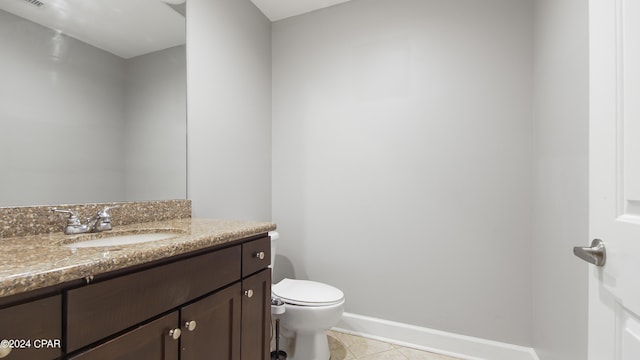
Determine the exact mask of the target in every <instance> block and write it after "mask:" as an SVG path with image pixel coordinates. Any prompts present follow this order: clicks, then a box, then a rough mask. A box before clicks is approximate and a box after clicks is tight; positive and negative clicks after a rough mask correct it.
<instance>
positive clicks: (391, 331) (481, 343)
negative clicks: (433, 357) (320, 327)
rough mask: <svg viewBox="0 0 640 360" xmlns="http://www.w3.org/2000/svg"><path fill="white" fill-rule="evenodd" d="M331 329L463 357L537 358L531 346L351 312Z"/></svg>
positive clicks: (496, 359)
mask: <svg viewBox="0 0 640 360" xmlns="http://www.w3.org/2000/svg"><path fill="white" fill-rule="evenodd" d="M334 330H336V331H341V332H345V333H349V334H354V335H359V336H363V337H367V338H371V339H375V340H381V341H385V342H389V343H392V344H398V345H401V346H406V347H411V348H415V349H420V350H425V351H430V352H433V353H437V354H442V355H449V356H453V357H457V358H460V359H465V360H539V358H538V355H537V354H536V352H535V350H533V349H532V348H528V347H524V346H518V345H512V344H507V343H502V342H498V341H492V340H485V339H480V338H475V337H471V336H465V335H458V334H454V333H448V332H445V331H440V330H433V329H428V328H423V327H419V326H414V325H408V324H403V323H399V322H395V321H388V320H382V319H377V318H372V317H368V316H362V315H357V314H351V313H344V315H343V316H342V320H341V321H340V323H339V324H338V325H337V326H335V327H334Z"/></svg>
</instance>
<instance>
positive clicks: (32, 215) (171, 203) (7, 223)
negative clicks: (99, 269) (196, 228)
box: [0, 200, 191, 239]
mask: <svg viewBox="0 0 640 360" xmlns="http://www.w3.org/2000/svg"><path fill="white" fill-rule="evenodd" d="M114 205H120V207H119V208H116V209H113V210H111V211H110V213H111V216H112V219H111V223H112V224H113V225H114V226H118V225H128V224H135V223H145V222H150V221H163V220H171V219H185V218H190V217H191V200H164V201H142V202H109V203H98V204H62V205H42V206H20V207H0V239H3V238H10V237H16V236H29V235H38V234H45V233H51V232H62V230H63V228H64V226H65V225H66V223H67V216H65V215H64V214H55V213H53V212H52V211H51V210H50V209H51V208H52V207H57V208H60V209H67V210H73V211H75V212H77V213H78V217H79V218H80V219H86V218H87V217H90V216H92V215H94V214H95V213H97V212H98V211H100V210H101V209H102V208H104V207H105V206H114Z"/></svg>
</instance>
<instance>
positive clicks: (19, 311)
mask: <svg viewBox="0 0 640 360" xmlns="http://www.w3.org/2000/svg"><path fill="white" fill-rule="evenodd" d="M61 322H62V297H61V296H60V295H57V296H51V297H47V298H44V299H40V300H35V301H31V302H27V303H24V304H20V305H15V306H11V307H8V308H4V309H1V310H0V327H1V329H0V340H7V341H9V345H12V348H11V349H10V348H9V347H7V346H6V345H7V344H6V343H5V344H4V345H0V346H2V348H0V357H3V355H5V356H4V358H6V359H8V360H23V359H24V360H52V359H57V358H59V357H60V355H61V354H62V350H61V345H62V326H61Z"/></svg>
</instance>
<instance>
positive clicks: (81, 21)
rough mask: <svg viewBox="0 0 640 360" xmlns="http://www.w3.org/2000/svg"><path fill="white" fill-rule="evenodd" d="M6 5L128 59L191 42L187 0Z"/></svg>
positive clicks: (20, 1)
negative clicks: (186, 11)
mask: <svg viewBox="0 0 640 360" xmlns="http://www.w3.org/2000/svg"><path fill="white" fill-rule="evenodd" d="M0 9H1V10H5V11H7V12H9V13H12V14H14V15H17V16H20V17H23V18H25V19H28V20H30V21H33V22H35V23H38V24H40V25H43V26H46V27H49V28H52V29H55V30H58V31H60V32H62V33H64V34H66V35H67V36H71V37H73V38H76V39H78V40H80V41H83V42H85V43H88V44H91V45H93V46H95V47H97V48H100V49H102V50H106V51H108V52H110V53H112V54H115V55H117V56H120V57H121V58H124V59H129V58H132V57H136V56H139V55H143V54H148V53H151V52H154V51H159V50H164V49H167V48H170V47H174V46H178V45H183V44H184V43H185V17H184V0H167V1H162V0H99V1H96V0H92V1H88V0H2V1H0Z"/></svg>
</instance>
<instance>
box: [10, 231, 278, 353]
mask: <svg viewBox="0 0 640 360" xmlns="http://www.w3.org/2000/svg"><path fill="white" fill-rule="evenodd" d="M269 250H270V241H269V238H268V237H267V236H262V237H255V238H251V239H245V240H239V241H238V242H237V243H236V245H232V246H228V247H226V248H223V249H211V250H210V251H200V252H199V253H198V254H193V255H192V256H181V257H180V258H179V259H177V260H173V261H169V260H168V261H165V262H159V263H157V264H155V265H153V266H146V267H144V268H141V269H139V270H136V271H121V272H119V273H118V274H116V275H110V276H109V275H105V276H103V277H101V278H100V279H99V280H98V281H95V282H94V283H91V284H87V285H84V286H80V287H76V288H71V289H67V290H64V291H62V294H60V293H58V295H56V296H52V297H48V298H45V299H38V300H35V301H27V302H24V300H22V301H23V302H24V303H22V304H17V305H15V306H11V307H7V308H4V309H0V324H2V325H3V328H4V329H5V330H6V329H10V332H2V331H5V330H0V339H3V338H5V339H28V338H36V337H37V338H38V339H52V340H53V339H57V340H59V343H58V347H52V348H47V349H42V348H40V349H37V350H36V349H33V350H23V349H12V351H11V352H10V354H9V355H8V356H7V357H6V358H7V359H10V360H13V359H17V360H20V359H29V360H55V359H67V360H107V359H109V360H134V359H135V360H138V359H144V360H209V359H211V360H267V359H269V358H270V356H269V338H270V329H269V326H270V321H271V320H270V317H271V306H270V300H271V270H270V269H268V268H267V266H268V265H269V263H270V252H269ZM103 279H104V280H103ZM76 286H77V285H76ZM63 334H64V335H63ZM19 350H20V351H19ZM0 356H1V353H0Z"/></svg>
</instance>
